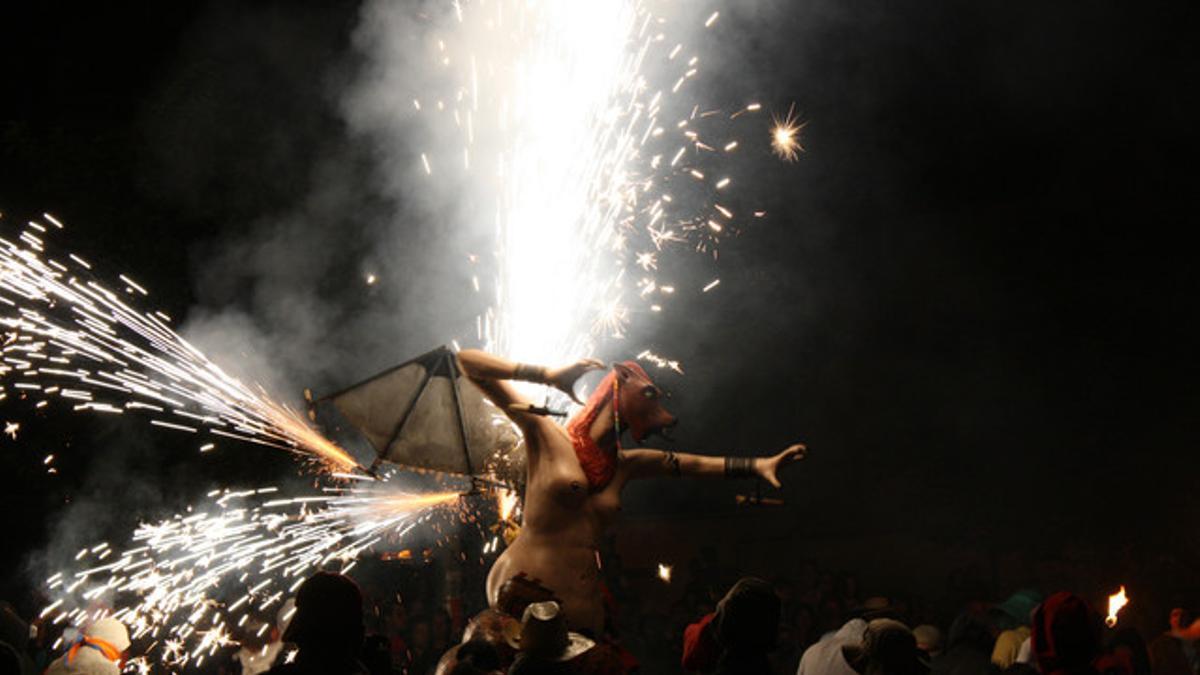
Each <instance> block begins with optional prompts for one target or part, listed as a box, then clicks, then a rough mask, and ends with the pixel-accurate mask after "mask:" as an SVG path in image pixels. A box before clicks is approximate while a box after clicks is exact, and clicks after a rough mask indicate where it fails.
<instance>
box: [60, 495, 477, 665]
mask: <svg viewBox="0 0 1200 675" xmlns="http://www.w3.org/2000/svg"><path fill="white" fill-rule="evenodd" d="M208 497H209V499H210V501H209V503H208V504H207V505H205V506H204V507H202V508H199V509H197V510H195V511H194V512H189V513H187V514H180V515H176V516H174V517H172V518H168V519H166V520H163V521H160V522H157V523H146V524H142V525H140V526H139V527H138V528H137V530H136V531H135V532H134V533H133V536H132V537H131V541H130V546H129V547H128V548H126V549H124V550H118V549H115V548H113V547H112V546H110V545H109V544H108V543H107V542H103V543H100V544H97V545H95V546H92V547H89V548H85V549H82V550H80V551H79V553H78V554H77V555H76V557H75V565H76V566H77V569H74V570H68V571H60V572H57V573H55V574H54V575H53V576H51V577H50V578H49V579H47V580H46V586H47V592H48V593H49V594H50V596H51V597H53V598H55V600H54V602H53V603H51V604H50V605H47V606H46V607H45V608H44V609H43V610H42V612H41V615H42V617H44V618H47V619H48V620H49V621H50V623H51V624H52V625H57V624H63V623H64V622H66V623H67V624H68V625H85V624H86V623H88V622H90V621H94V620H96V619H99V618H101V617H104V616H113V617H116V618H117V619H119V620H121V621H122V622H124V623H125V624H126V625H127V626H129V628H130V635H131V637H132V638H133V640H134V641H135V642H137V643H138V644H139V645H144V646H145V648H144V650H142V651H141V661H140V662H139V663H140V664H141V666H145V667H149V665H150V663H151V662H158V663H161V664H162V665H164V666H166V667H169V668H184V667H185V666H189V665H191V666H199V665H200V664H201V663H202V662H203V659H204V658H206V657H208V656H211V655H212V654H215V653H216V651H217V650H218V649H220V648H221V647H223V646H226V645H231V644H236V642H235V641H234V638H233V633H234V630H235V628H236V627H238V626H241V625H242V624H244V623H245V622H246V621H247V620H248V618H250V617H251V616H252V615H254V614H258V613H262V612H271V613H272V614H273V613H274V612H276V611H277V610H278V608H279V607H280V606H282V604H283V603H284V601H285V600H286V599H287V598H288V597H290V596H291V595H292V594H294V593H295V591H296V588H297V587H298V586H299V584H300V582H302V581H303V580H304V579H305V578H307V577H308V575H309V574H311V573H312V572H314V571H316V570H319V569H326V568H329V567H333V568H334V569H335V571H341V572H347V571H349V570H350V569H351V568H352V567H354V565H355V561H356V560H357V559H358V558H359V557H360V556H361V555H363V554H364V553H365V552H367V551H369V550H371V549H372V547H374V546H376V545H378V544H379V543H380V542H383V541H385V540H393V541H394V540H398V539H400V538H402V537H404V535H405V534H406V533H407V532H408V531H409V530H411V529H412V528H413V527H415V526H416V525H417V524H419V523H421V522H422V521H425V520H428V519H429V518H430V517H432V516H433V515H434V514H436V513H437V509H438V507H443V508H444V507H447V506H448V505H451V504H454V503H455V502H457V500H458V497H459V495H458V493H457V492H447V493H433V494H409V493H405V492H402V491H399V490H397V489H395V488H394V487H392V486H390V485H388V484H384V485H376V486H372V487H368V488H326V489H325V490H324V491H323V492H321V493H318V494H314V495H310V496H300V497H284V496H278V491H277V489H276V488H262V489H257V490H229V489H226V490H218V491H214V492H212V493H210V494H209V495H208ZM58 647H61V644H56V645H55V648H58ZM135 667H138V666H137V665H136V664H135Z"/></svg>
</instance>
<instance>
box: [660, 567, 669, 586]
mask: <svg viewBox="0 0 1200 675" xmlns="http://www.w3.org/2000/svg"><path fill="white" fill-rule="evenodd" d="M658 578H659V579H661V580H662V581H663V583H667V584H669V583H671V566H670V565H664V564H662V563H659V564H658Z"/></svg>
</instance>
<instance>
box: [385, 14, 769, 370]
mask: <svg viewBox="0 0 1200 675" xmlns="http://www.w3.org/2000/svg"><path fill="white" fill-rule="evenodd" d="M660 7H661V8H663V9H666V8H668V7H670V8H671V11H672V12H678V11H679V9H678V8H677V7H673V6H669V5H668V4H667V3H661V2H656V1H653V0H618V1H615V2H596V3H582V2H549V1H537V0H535V1H532V2H530V1H528V0H501V1H500V2H489V3H483V2H476V3H468V2H462V3H455V5H454V12H453V13H451V12H450V11H449V10H447V16H446V17H444V18H445V23H446V24H447V27H446V29H445V31H444V32H443V31H438V32H437V34H436V35H432V36H430V39H429V41H428V45H429V46H428V52H427V53H428V57H429V59H430V63H429V66H430V68H432V69H434V70H432V71H431V72H436V73H439V74H440V75H439V77H437V78H435V80H436V82H435V83H434V85H433V87H432V89H431V90H426V91H420V92H412V96H410V97H405V100H407V99H409V98H411V99H412V100H413V109H415V110H416V112H413V109H409V110H408V111H407V114H417V115H421V116H425V118H426V119H427V120H429V121H430V122H432V123H433V124H435V126H440V127H441V128H442V129H444V130H445V131H446V133H440V132H439V133H437V134H435V135H436V136H439V137H448V138H457V139H459V143H458V144H457V146H458V147H453V146H452V147H449V148H444V149H441V150H437V149H435V150H434V151H431V152H428V153H423V154H421V155H420V159H419V161H420V162H421V166H422V167H424V169H425V171H426V173H429V167H430V165H431V164H432V165H437V166H445V167H446V170H447V171H448V170H450V167H451V165H454V166H455V167H456V168H455V169H454V170H455V171H461V172H463V174H462V175H463V176H464V177H465V178H466V185H468V186H470V187H469V188H468V189H469V190H471V192H472V194H473V195H474V196H475V197H476V203H480V204H483V205H485V206H484V208H488V207H487V205H489V204H494V205H495V207H494V215H493V218H492V219H491V220H492V221H493V222H494V223H495V236H496V240H497V246H496V247H495V251H496V261H495V262H496V265H495V268H494V276H493V277H492V278H491V279H490V280H488V279H486V278H485V279H484V280H483V282H484V283H485V284H486V285H487V286H488V296H487V297H489V298H494V302H493V304H492V306H491V307H489V308H488V309H487V310H486V311H485V312H484V313H483V314H481V315H480V317H479V321H478V324H479V328H478V329H477V331H476V334H477V337H478V339H479V341H480V343H481V344H482V346H483V347H484V348H485V349H490V350H492V351H495V352H498V353H501V354H505V355H507V356H509V357H511V358H514V359H518V360H526V361H534V362H542V363H554V362H558V361H563V360H567V359H571V358H576V357H579V356H584V355H589V354H595V353H597V352H598V351H599V350H600V349H602V348H604V349H608V348H610V344H609V341H611V340H619V339H621V338H623V337H625V336H626V335H627V334H628V329H629V328H630V327H631V326H632V325H633V323H634V322H637V321H642V320H645V319H646V318H648V317H652V316H655V315H656V314H657V313H658V312H660V311H661V310H662V309H663V300H664V298H663V297H662V295H661V294H658V293H650V294H648V293H645V292H644V290H645V288H646V286H647V285H646V284H644V283H641V282H640V281H639V280H641V279H643V278H647V279H650V280H651V281H652V285H653V286H654V287H662V286H668V287H673V285H674V284H673V283H672V280H670V279H659V278H657V277H658V275H659V274H660V273H662V272H660V271H659V268H660V267H662V265H661V263H662V255H664V254H665V253H666V252H667V251H689V250H691V251H696V252H699V253H702V254H704V255H705V256H711V257H712V258H713V259H716V257H717V250H718V248H719V244H720V242H721V241H722V240H723V239H724V238H726V237H729V236H734V235H736V234H737V233H739V232H740V230H741V226H742V224H743V223H740V222H737V220H736V219H733V218H731V217H730V216H729V213H730V212H729V210H728V209H727V210H725V211H724V212H722V211H721V210H718V209H717V208H716V207H715V204H716V198H717V196H718V195H720V197H721V201H722V202H731V201H732V202H736V201H737V200H736V199H735V198H733V197H731V196H730V195H729V192H730V191H731V189H732V186H733V185H735V184H737V180H736V176H733V177H731V176H729V175H728V173H729V172H728V171H726V170H725V169H724V168H723V167H722V166H721V162H722V161H723V158H724V157H725V152H729V151H731V150H733V149H734V148H736V147H738V140H737V139H736V138H734V137H733V135H734V134H735V133H736V132H737V129H736V128H735V122H734V120H735V119H736V118H737V117H738V115H740V114H741V113H753V112H755V111H757V110H758V109H759V108H760V107H761V106H760V105H759V104H749V105H746V106H743V107H741V108H739V109H738V110H737V112H736V113H735V114H732V115H731V114H727V113H723V112H722V111H719V110H710V109H706V108H704V107H703V106H702V105H701V104H700V103H699V102H698V101H697V100H696V91H695V86H694V82H695V81H696V80H697V78H698V77H699V73H700V68H699V61H700V56H699V54H700V50H699V49H697V48H696V46H694V45H691V44H689V41H688V38H689V37H691V36H697V37H703V38H704V39H705V40H710V39H715V37H716V35H717V33H716V32H717V31H719V30H720V29H719V25H718V24H717V17H718V16H719V14H718V12H715V11H712V12H709V13H699V14H696V13H693V14H691V15H690V16H685V17H682V18H679V17H673V16H671V17H669V16H667V15H665V14H662V13H660V12H658V11H657V10H658V8H660ZM690 11H692V12H696V11H698V10H690ZM685 14H686V12H685ZM433 23H437V22H433ZM705 28H707V29H709V30H707V31H706V30H704V29H705ZM448 64H449V65H448ZM485 74H486V76H485ZM426 81H428V79H426ZM428 100H436V101H439V102H444V103H445V105H444V107H440V108H438V109H435V108H434V107H433V106H428V105H421V104H419V103H417V101H428ZM406 108H407V106H406ZM568 110H569V112H567V111H568ZM722 148H724V149H725V152H721V149H722ZM468 153H469V155H470V158H471V161H470V165H469V166H470V168H469V169H468V168H467V167H466V165H465V164H464V162H463V161H462V160H461V158H462V157H464V156H466V155H467V154H468ZM456 178H457V176H456ZM432 179H433V180H442V179H441V178H439V177H437V176H433V178H432ZM744 211H745V212H747V213H749V212H750V211H751V209H749V208H745V209H744ZM710 223H712V224H715V226H713V225H712V224H710ZM635 271H636V272H637V274H636V275H635V274H634V272H635ZM489 281H490V283H488V282H489ZM479 282H480V280H479V279H477V278H474V277H473V279H472V283H473V284H476V283H479ZM616 348H619V349H621V350H623V351H624V350H630V349H631V348H630V347H629V346H625V347H616Z"/></svg>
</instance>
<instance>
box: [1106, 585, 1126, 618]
mask: <svg viewBox="0 0 1200 675" xmlns="http://www.w3.org/2000/svg"><path fill="white" fill-rule="evenodd" d="M1128 604H1129V598H1127V597H1125V586H1121V590H1119V591H1117V592H1116V593H1113V594H1112V595H1110V596H1108V616H1107V617H1105V619H1104V624H1105V625H1106V626H1108V627H1109V628H1113V627H1115V626H1116V625H1117V613H1118V612H1120V611H1121V608H1123V607H1124V606H1125V605H1128Z"/></svg>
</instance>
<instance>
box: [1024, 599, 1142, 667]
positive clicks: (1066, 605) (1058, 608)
mask: <svg viewBox="0 0 1200 675" xmlns="http://www.w3.org/2000/svg"><path fill="white" fill-rule="evenodd" d="M1102 625H1103V620H1102V619H1101V617H1100V615H1099V614H1097V613H1096V611H1095V610H1093V609H1092V607H1091V605H1089V604H1088V602H1087V600H1084V599H1083V598H1081V597H1079V596H1078V595H1074V594H1072V593H1065V592H1059V593H1055V594H1054V595H1051V596H1050V597H1048V598H1046V600H1045V602H1043V603H1042V604H1041V605H1038V608H1037V609H1036V610H1034V612H1033V626H1032V634H1031V635H1030V646H1031V647H1032V649H1033V653H1034V657H1035V659H1036V661H1037V667H1038V671H1039V672H1041V673H1042V675H1099V674H1105V675H1131V670H1132V669H1130V668H1128V667H1127V664H1122V663H1121V662H1119V661H1118V660H1117V659H1115V658H1113V657H1111V656H1105V654H1104V643H1103V641H1102V639H1103V638H1102V635H1103V631H1102Z"/></svg>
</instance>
